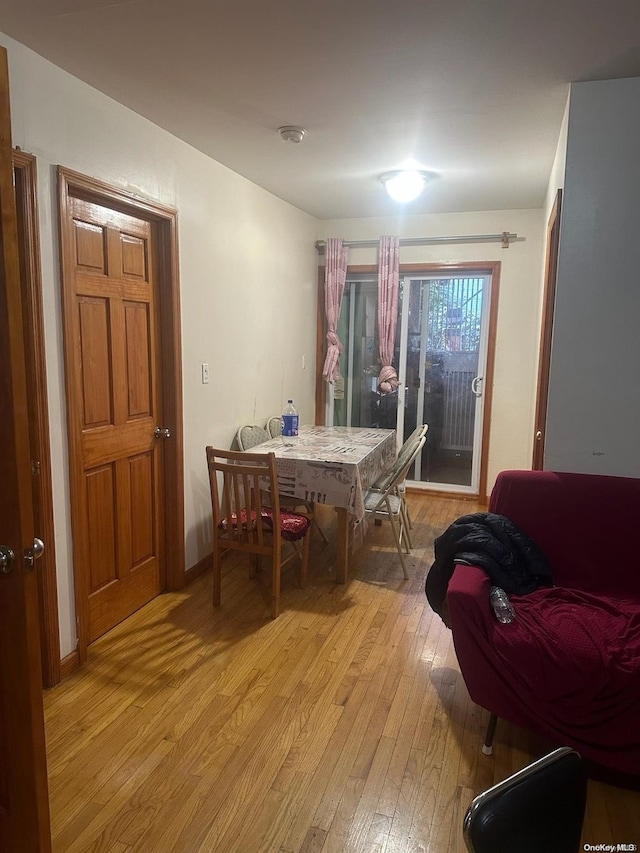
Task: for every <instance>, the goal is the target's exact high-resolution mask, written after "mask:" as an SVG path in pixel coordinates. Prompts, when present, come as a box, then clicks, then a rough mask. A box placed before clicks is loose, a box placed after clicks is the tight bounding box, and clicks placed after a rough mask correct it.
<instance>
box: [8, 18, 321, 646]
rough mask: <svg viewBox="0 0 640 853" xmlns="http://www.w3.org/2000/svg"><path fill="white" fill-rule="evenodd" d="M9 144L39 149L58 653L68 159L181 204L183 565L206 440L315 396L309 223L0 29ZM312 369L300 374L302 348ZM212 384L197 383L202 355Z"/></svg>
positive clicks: (190, 558) (67, 620)
mask: <svg viewBox="0 0 640 853" xmlns="http://www.w3.org/2000/svg"><path fill="white" fill-rule="evenodd" d="M0 44H3V45H4V46H5V47H6V48H7V49H8V53H9V74H10V84H11V106H12V119H13V121H12V123H13V143H14V145H18V146H20V147H21V148H22V149H23V150H24V151H28V152H30V153H32V154H34V155H36V157H37V166H38V196H39V205H40V226H41V235H40V237H41V249H42V275H43V301H44V321H45V337H46V351H47V365H48V386H49V409H50V412H49V414H50V428H51V453H52V466H53V488H54V503H55V507H54V515H55V518H54V520H55V529H56V543H55V544H56V559H57V564H58V595H59V606H60V634H61V653H62V655H63V656H64V655H66V654H68V653H70V652H71V651H72V650H73V649H74V648H75V646H76V632H75V625H74V623H75V614H74V601H73V599H74V593H73V567H72V560H71V554H72V551H71V534H70V529H69V486H68V477H67V444H66V441H67V439H66V423H65V399H64V366H63V361H62V352H63V350H62V326H61V310H60V283H59V277H58V257H57V242H56V241H57V232H56V219H57V212H56V194H55V192H56V184H55V166H56V165H57V164H61V165H64V166H67V167H69V168H71V169H74V170H76V171H78V172H82V173H84V174H86V175H90V176H92V177H95V178H98V179H100V180H102V181H106V182H108V183H110V184H113V185H115V186H117V187H121V188H124V189H126V190H129V191H132V192H135V193H138V194H140V195H142V196H145V197H149V198H152V199H156V200H158V201H160V202H161V203H163V204H165V205H169V206H172V207H175V208H177V209H178V211H179V241H180V277H181V294H182V336H183V337H182V348H183V381H184V429H185V521H186V564H187V566H191V565H194V564H195V563H196V562H197V561H198V560H199V559H200V558H202V557H203V556H205V555H206V554H207V553H208V552H209V551H210V534H209V530H208V525H209V522H208V520H207V519H208V516H209V514H210V497H209V487H208V480H207V476H206V466H205V458H204V448H205V445H206V444H208V443H210V444H214V445H219V446H223V447H229V446H230V444H231V441H232V438H233V435H234V432H235V430H236V429H237V427H238V426H239V425H240V424H242V423H253V422H256V421H260V420H261V419H266V418H267V417H268V416H269V415H272V414H277V413H279V412H280V411H281V410H282V405H283V402H284V401H285V400H286V398H287V397H293V398H294V399H295V401H296V404H297V406H298V409H299V410H300V412H301V416H302V420H303V422H305V421H306V422H311V421H313V416H314V399H315V396H314V395H315V384H314V382H315V371H314V366H315V365H314V362H315V359H314V354H315V343H316V341H315V335H316V276H317V273H316V269H317V266H316V265H317V258H316V253H315V249H314V245H313V244H314V240H315V238H316V233H315V231H316V222H315V220H314V219H313V218H312V217H310V216H308V215H306V214H304V213H302V212H301V211H299V210H297V209H296V208H294V207H292V206H291V205H288V204H286V203H285V202H283V201H281V200H280V199H277V198H276V197H275V196H273V195H271V194H269V193H267V192H266V191H264V190H262V189H260V188H259V187H257V186H256V185H254V184H252V183H250V182H249V181H247V180H245V179H244V178H242V177H240V176H239V175H237V174H235V173H233V172H231V171H230V170H228V169H226V168H225V167H224V166H221V165H220V164H218V163H216V162H214V161H213V160H211V159H209V158H207V157H205V156H204V155H203V154H201V153H199V152H198V151H196V150H195V149H193V148H191V147H190V146H188V145H186V144H185V143H183V142H181V141H180V140H178V139H176V138H175V137H173V136H171V135H170V134H168V133H167V132H165V131H163V130H161V129H160V128H158V127H156V126H155V125H153V124H151V123H150V122H149V121H147V120H146V119H143V118H142V117H140V116H138V115H137V114H135V113H133V112H131V111H130V110H128V109H126V108H125V107H123V106H121V105H120V104H118V103H116V102H115V101H113V100H111V99H110V98H107V97H105V96H104V95H102V94H101V93H99V92H97V91H96V90H95V89H92V88H91V87H89V86H87V85H85V84H84V83H82V82H80V81H79V80H77V79H75V78H73V77H71V76H70V75H69V74H67V73H65V72H64V71H62V70H60V69H59V68H57V67H56V66H54V65H51V64H50V63H49V62H46V61H45V60H43V59H42V58H41V57H39V56H37V55H36V54H35V53H33V52H32V51H30V50H27V49H26V48H24V47H23V46H22V45H19V44H18V43H17V42H15V41H13V40H12V39H10V38H8V37H6V36H4V35H2V34H0ZM303 354H304V355H306V357H307V369H306V370H304V371H303V370H302V367H301V363H302V355H303ZM201 362H208V363H209V366H210V374H211V379H210V384H209V385H206V386H205V385H202V384H201V383H200V364H201Z"/></svg>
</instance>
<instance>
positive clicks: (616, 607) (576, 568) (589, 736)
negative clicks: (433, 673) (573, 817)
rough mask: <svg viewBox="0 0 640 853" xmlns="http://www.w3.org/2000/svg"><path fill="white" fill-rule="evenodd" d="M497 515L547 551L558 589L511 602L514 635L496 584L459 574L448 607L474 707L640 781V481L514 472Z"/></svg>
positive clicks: (505, 475) (495, 506) (499, 490)
mask: <svg viewBox="0 0 640 853" xmlns="http://www.w3.org/2000/svg"><path fill="white" fill-rule="evenodd" d="M489 509H490V511H491V512H495V513H498V514H500V515H504V516H506V517H507V518H509V519H511V521H513V522H514V523H515V524H516V525H517V526H518V527H520V528H521V529H522V530H523V531H524V532H525V533H526V534H528V536H529V537H531V539H533V540H534V542H535V543H536V544H537V545H539V547H540V548H541V549H542V551H543V552H544V554H545V555H546V557H547V558H548V560H549V562H550V563H551V567H552V570H553V581H554V586H553V587H551V588H539V589H537V590H536V591H535V592H533V593H530V594H529V595H522V596H517V595H514V596H511V601H512V603H513V605H514V608H515V611H516V619H515V620H514V621H513V622H511V623H510V624H506V625H505V624H501V623H499V622H498V621H497V620H496V619H495V617H494V614H493V611H492V608H491V604H490V603H489V588H490V585H491V584H490V581H489V578H488V576H487V574H486V573H485V572H484V571H483V570H482V569H480V568H477V567H476V566H468V565H459V566H457V567H456V569H455V571H454V573H453V576H452V578H451V580H450V581H449V586H448V590H447V604H448V609H449V618H450V621H451V628H452V631H453V640H454V644H455V650H456V655H457V657H458V661H459V664H460V669H461V672H462V675H463V677H464V680H465V682H466V685H467V687H468V690H469V693H470V695H471V698H472V699H473V700H474V701H475V702H477V703H478V704H479V705H482V706H483V707H484V708H486V709H487V710H489V711H491V712H492V713H495V714H497V715H498V717H501V718H504V719H506V720H510V721H512V722H514V723H517V724H518V725H521V726H523V727H525V728H528V729H530V730H532V731H535V732H537V733H539V734H541V735H543V736H544V737H546V738H548V739H549V740H551V741H553V742H555V743H558V744H561V745H566V746H572V747H574V748H575V749H577V750H578V751H579V752H580V753H581V754H582V755H583V757H585V758H587V759H591V760H592V761H595V762H596V763H598V764H600V765H603V766H605V767H609V768H612V769H614V770H618V771H621V772H623V773H631V774H634V775H638V774H640V480H639V479H629V478H624V477H605V476H599V475H591V474H560V473H552V472H549V471H503V472H502V473H501V474H500V475H499V476H498V479H497V481H496V484H495V486H494V489H493V491H492V494H491V502H490V507H489Z"/></svg>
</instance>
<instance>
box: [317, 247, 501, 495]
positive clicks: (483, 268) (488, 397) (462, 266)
mask: <svg viewBox="0 0 640 853" xmlns="http://www.w3.org/2000/svg"><path fill="white" fill-rule="evenodd" d="M500 269H501V262H500V261H477V262H476V261H465V262H462V263H450V264H400V277H401V278H402V277H403V276H413V277H416V276H421V275H424V276H425V277H429V276H430V277H433V276H440V277H441V278H447V277H449V276H450V277H455V276H457V275H466V276H468V275H469V274H471V273H474V274H477V275H486V276H490V277H491V297H490V304H489V313H488V328H487V365H486V372H485V381H484V383H483V393H484V410H483V415H482V445H481V450H480V478H479V484H478V494H477V498H478V500H479V501H480V503H483V504H484V503H486V502H487V500H488V496H487V468H488V457H489V433H490V426H491V409H492V398H493V377H494V370H495V348H496V337H497V326H498V302H499V295H500ZM371 273H373V274H374V275H376V276H377V274H378V265H377V264H355V265H349V266H348V267H347V278H348V277H349V275H361V274H371ZM317 330H318V335H317V341H316V418H315V420H316V424H324V420H325V411H326V402H327V388H326V382H325V381H324V380H323V378H322V367H323V364H324V356H325V353H326V346H325V337H326V318H325V313H324V267H323V266H319V267H318V319H317ZM420 491H421V492H422V491H429V489H426V490H425V489H422V488H421V489H420ZM433 491H435V490H433ZM446 494H448V493H447V492H442V491H440V490H438V495H446ZM451 494H452V495H453V496H455V497H456V498H460V497H469V498H472V497H475V495H474V494H473V493H465V494H464V495H461V494H460V493H459V492H452V493H451Z"/></svg>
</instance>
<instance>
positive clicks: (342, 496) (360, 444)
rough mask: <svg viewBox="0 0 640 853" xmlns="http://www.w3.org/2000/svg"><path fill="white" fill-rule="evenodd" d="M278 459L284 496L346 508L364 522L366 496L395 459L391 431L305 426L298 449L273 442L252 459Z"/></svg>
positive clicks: (278, 440) (257, 450) (258, 449)
mask: <svg viewBox="0 0 640 853" xmlns="http://www.w3.org/2000/svg"><path fill="white" fill-rule="evenodd" d="M269 451H272V452H273V453H275V455H276V460H277V463H278V484H279V492H280V494H281V495H286V496H287V497H296V498H300V499H301V500H305V501H314V502H315V503H321V504H330V505H331V506H338V507H345V508H346V509H347V510H348V511H349V512H350V513H351V514H352V515H354V516H355V518H356V520H361V519H362V518H363V517H364V495H365V493H366V491H367V489H368V488H369V486H370V485H371V484H372V483H373V482H375V480H376V479H377V478H378V477H379V476H380V474H381V473H382V471H384V470H385V469H387V468H389V467H390V466H391V464H392V463H393V461H394V460H395V458H396V433H395V430H392V429H367V428H360V427H320V426H303V427H302V428H301V430H300V435H299V436H298V438H297V441H296V443H295V444H294V445H293V446H288V445H285V444H284V441H283V439H282V438H272V439H271V440H270V441H265V442H264V443H263V444H259V445H257V446H256V447H252V448H251V452H252V453H261V452H264V453H268V452H269Z"/></svg>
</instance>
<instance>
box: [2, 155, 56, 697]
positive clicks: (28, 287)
mask: <svg viewBox="0 0 640 853" xmlns="http://www.w3.org/2000/svg"><path fill="white" fill-rule="evenodd" d="M13 169H14V173H15V174H16V178H17V179H16V181H15V192H16V209H17V213H18V250H19V254H20V267H21V269H20V273H21V278H22V288H23V305H24V306H25V309H26V310H25V314H26V316H25V350H26V352H27V358H28V361H29V362H31V365H32V372H33V375H32V376H31V377H30V380H31V382H33V387H30V388H28V389H27V393H28V396H29V398H30V404H29V408H30V411H31V412H32V417H31V418H30V424H29V426H30V431H31V429H33V431H34V442H35V445H36V446H35V447H32V448H31V450H32V453H34V452H35V453H37V457H35V458H36V459H37V461H38V463H39V470H38V474H37V477H38V483H39V488H38V489H37V491H36V495H37V496H38V497H37V498H36V500H37V506H36V507H34V509H36V508H37V512H35V513H34V515H36V516H39V518H40V525H41V529H40V530H36V535H40V536H41V537H42V539H43V541H44V543H45V552H44V554H43V555H42V557H41V559H40V560H38V561H37V563H36V572H37V577H38V599H39V602H38V603H39V609H40V643H41V652H42V683H43V686H44V687H53V686H54V685H55V684H57V683H58V682H59V681H60V678H61V675H60V625H59V616H58V583H57V572H56V549H55V526H54V521H53V487H52V480H51V443H50V434H49V406H48V395H47V361H46V351H45V336H44V322H43V310H42V272H41V266H40V235H39V230H38V228H39V226H38V190H37V187H38V180H37V167H36V158H35V157H34V156H33V154H27V153H26V152H25V151H20V150H18V149H14V150H13Z"/></svg>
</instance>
